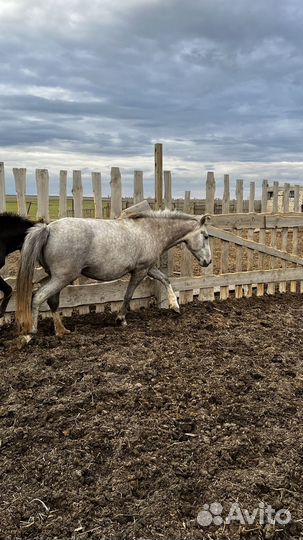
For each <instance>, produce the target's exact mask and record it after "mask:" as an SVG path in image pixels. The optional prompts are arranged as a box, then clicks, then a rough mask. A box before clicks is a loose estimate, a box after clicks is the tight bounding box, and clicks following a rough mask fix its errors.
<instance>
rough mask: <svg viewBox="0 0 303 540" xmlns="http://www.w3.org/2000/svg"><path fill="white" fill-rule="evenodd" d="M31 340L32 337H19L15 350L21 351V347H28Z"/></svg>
mask: <svg viewBox="0 0 303 540" xmlns="http://www.w3.org/2000/svg"><path fill="white" fill-rule="evenodd" d="M32 338H33V336H31V335H29V334H27V335H25V336H19V337H18V338H17V339H16V345H17V348H18V349H23V347H25V346H26V345H28V343H29V342H30V341H31V339H32Z"/></svg>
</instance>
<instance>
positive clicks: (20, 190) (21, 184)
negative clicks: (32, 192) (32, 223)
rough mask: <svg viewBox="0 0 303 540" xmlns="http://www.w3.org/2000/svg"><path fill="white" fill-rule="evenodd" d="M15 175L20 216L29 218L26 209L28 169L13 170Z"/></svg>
mask: <svg viewBox="0 0 303 540" xmlns="http://www.w3.org/2000/svg"><path fill="white" fill-rule="evenodd" d="M13 175H14V178H15V186H16V194H17V209H18V214H20V215H21V216H27V209H26V199H25V194H26V169H24V168H18V169H17V168H15V167H14V168H13Z"/></svg>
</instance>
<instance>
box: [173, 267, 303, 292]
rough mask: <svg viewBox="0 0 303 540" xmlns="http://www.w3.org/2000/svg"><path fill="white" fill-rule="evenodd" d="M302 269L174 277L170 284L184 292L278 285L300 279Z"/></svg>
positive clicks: (302, 273) (302, 274)
mask: <svg viewBox="0 0 303 540" xmlns="http://www.w3.org/2000/svg"><path fill="white" fill-rule="evenodd" d="M302 276H303V271H302V268H285V269H284V268H277V269H274V270H252V271H251V272H235V273H230V274H221V275H218V276H216V275H213V276H208V277H206V278H204V277H203V276H197V277H191V278H185V277H184V278H181V277H174V278H172V279H171V283H172V285H173V287H174V290H176V291H186V290H191V289H194V290H195V289H201V288H203V287H205V288H206V289H207V288H209V287H218V286H219V287H224V286H227V285H230V286H235V285H238V284H239V283H241V284H242V286H243V285H249V284H250V285H256V284H258V283H270V282H276V283H278V282H279V281H281V279H284V280H286V281H291V280H300V279H302Z"/></svg>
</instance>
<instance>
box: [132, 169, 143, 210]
mask: <svg viewBox="0 0 303 540" xmlns="http://www.w3.org/2000/svg"><path fill="white" fill-rule="evenodd" d="M143 199H144V189H143V171H135V172H134V204H137V203H139V202H141V201H143Z"/></svg>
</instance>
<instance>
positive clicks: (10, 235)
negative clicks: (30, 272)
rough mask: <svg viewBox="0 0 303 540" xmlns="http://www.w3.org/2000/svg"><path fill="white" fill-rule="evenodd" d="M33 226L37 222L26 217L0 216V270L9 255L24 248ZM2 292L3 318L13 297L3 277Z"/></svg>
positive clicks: (1, 315)
mask: <svg viewBox="0 0 303 540" xmlns="http://www.w3.org/2000/svg"><path fill="white" fill-rule="evenodd" d="M33 225H35V222H34V221H30V220H29V219H27V218H25V217H21V216H18V215H16V214H10V213H8V212H4V213H3V214H0V269H1V268H3V266H4V265H5V257H6V256H7V255H9V254H10V253H12V252H13V251H16V250H20V249H21V248H22V245H23V242H24V239H25V235H26V233H27V231H28V229H29V228H30V227H32V226H33ZM0 291H2V292H3V295H4V296H3V299H2V302H1V304H0V317H3V315H4V313H5V310H6V308H7V304H8V302H9V299H10V297H11V295H12V288H11V286H10V285H9V284H8V283H6V281H4V279H3V278H2V277H1V276H0Z"/></svg>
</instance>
